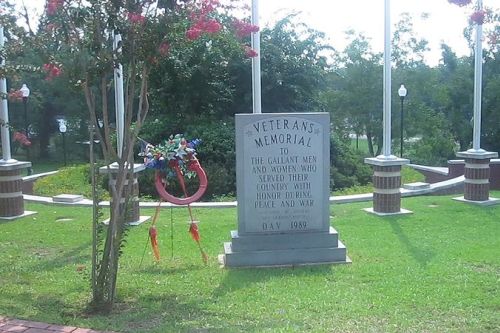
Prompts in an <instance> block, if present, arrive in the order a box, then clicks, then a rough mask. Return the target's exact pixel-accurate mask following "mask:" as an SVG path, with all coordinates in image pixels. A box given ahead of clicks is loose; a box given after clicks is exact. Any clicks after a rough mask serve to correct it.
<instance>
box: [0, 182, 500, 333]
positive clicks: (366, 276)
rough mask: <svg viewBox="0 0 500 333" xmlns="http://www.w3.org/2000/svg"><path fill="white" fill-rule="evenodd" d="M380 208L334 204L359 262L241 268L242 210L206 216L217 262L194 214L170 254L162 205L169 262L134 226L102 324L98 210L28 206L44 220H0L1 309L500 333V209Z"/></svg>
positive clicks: (56, 317)
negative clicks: (96, 303) (230, 252)
mask: <svg viewBox="0 0 500 333" xmlns="http://www.w3.org/2000/svg"><path fill="white" fill-rule="evenodd" d="M492 196H496V197H500V192H496V193H495V192H494V193H492ZM370 206H371V202H366V203H356V204H346V205H334V206H332V207H331V211H332V215H333V216H334V218H333V219H332V224H333V225H334V227H335V228H336V229H337V230H338V231H339V232H340V238H341V240H342V241H343V242H344V243H345V244H346V246H347V249H348V255H349V256H350V258H351V259H352V261H353V262H352V264H351V265H340V266H311V267H295V268H276V269H231V270H229V269H222V268H220V267H219V265H218V263H217V260H216V258H217V255H218V254H219V253H221V251H222V243H223V242H224V241H228V240H229V231H230V230H231V229H234V228H236V210H235V209H195V216H196V217H197V218H198V219H199V220H200V221H201V224H200V232H201V235H202V243H203V246H204V247H205V249H206V251H207V253H208V254H209V256H210V262H209V264H208V266H205V265H204V264H203V263H202V260H201V257H200V255H199V252H198V250H197V248H196V246H195V243H194V242H193V241H192V240H191V239H190V237H189V234H188V232H187V223H186V221H188V212H187V210H186V209H174V210H173V220H174V222H173V223H174V233H173V243H174V249H173V258H171V254H172V248H171V231H170V214H171V210H170V209H164V210H163V211H162V213H161V216H160V221H159V225H158V229H159V240H160V248H161V253H162V256H163V257H162V261H161V263H160V264H155V263H154V262H153V259H152V255H151V251H150V249H149V247H147V248H146V249H147V250H146V255H145V258H144V261H143V263H142V265H141V258H142V255H143V252H144V249H145V245H146V244H147V241H148V239H147V230H148V227H149V225H142V226H139V227H134V228H132V229H131V230H130V233H129V236H128V242H127V245H126V247H125V251H124V254H123V257H122V258H121V265H120V272H119V278H118V297H119V300H118V303H117V305H116V308H115V310H114V312H113V313H112V314H111V315H109V316H96V315H89V314H87V313H86V312H85V307H86V303H87V301H88V300H89V295H90V289H89V285H90V281H89V273H90V244H91V211H90V209H88V208H63V207H59V206H43V205H37V204H29V205H28V206H27V209H29V210H35V211H38V214H37V215H34V216H31V217H27V218H23V219H20V220H17V221H13V222H2V223H0V253H1V255H0V315H3V316H9V317H14V318H20V319H30V320H36V321H44V322H50V323H57V324H65V325H74V326H82V327H92V328H95V329H100V330H103V329H110V330H114V331H119V332H158V333H159V332H178V331H181V332H307V331H309V332H498V331H500V315H499V314H500V236H499V235H500V218H499V216H500V206H494V207H476V206H472V205H467V204H464V203H460V202H456V201H453V200H451V197H450V196H443V197H431V196H429V197H417V198H405V199H403V207H404V208H406V209H410V210H412V211H413V212H414V214H412V215H405V216H396V217H385V218H381V217H377V216H373V215H369V214H367V213H365V212H363V211H362V210H361V209H362V208H366V207H370ZM145 214H147V215H152V214H153V211H151V210H149V211H148V210H142V215H145Z"/></svg>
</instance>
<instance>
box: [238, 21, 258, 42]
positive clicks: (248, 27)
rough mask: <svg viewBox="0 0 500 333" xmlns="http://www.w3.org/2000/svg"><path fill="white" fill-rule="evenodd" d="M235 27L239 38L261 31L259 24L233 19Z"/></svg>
mask: <svg viewBox="0 0 500 333" xmlns="http://www.w3.org/2000/svg"><path fill="white" fill-rule="evenodd" d="M233 27H234V29H235V33H236V36H237V37H239V38H243V37H246V36H249V35H250V34H252V33H255V32H257V31H259V27H258V26H256V25H253V24H250V23H248V22H245V21H241V20H235V21H233Z"/></svg>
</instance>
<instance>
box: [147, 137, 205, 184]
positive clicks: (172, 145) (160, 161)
mask: <svg viewBox="0 0 500 333" xmlns="http://www.w3.org/2000/svg"><path fill="white" fill-rule="evenodd" d="M200 143H201V140H200V139H194V140H191V141H188V140H186V139H185V138H184V136H183V135H182V134H176V135H175V136H174V135H171V136H170V137H169V138H168V140H165V142H164V143H163V144H158V145H156V146H154V145H152V144H150V143H144V145H143V151H142V153H141V154H140V155H141V156H143V157H144V165H145V166H146V168H150V169H156V170H160V171H164V172H165V173H166V177H167V178H176V177H177V174H176V171H175V169H176V167H177V166H178V167H179V168H180V170H181V171H182V173H183V175H184V176H185V177H187V178H192V177H194V176H195V175H196V173H195V172H194V170H193V169H192V168H191V167H190V165H191V163H190V162H191V161H194V160H196V147H197V146H198V145H199V144H200Z"/></svg>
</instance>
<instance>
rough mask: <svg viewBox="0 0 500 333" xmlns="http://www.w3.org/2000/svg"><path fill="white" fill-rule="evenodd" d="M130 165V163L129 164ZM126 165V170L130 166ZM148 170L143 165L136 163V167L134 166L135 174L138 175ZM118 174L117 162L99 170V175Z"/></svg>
mask: <svg viewBox="0 0 500 333" xmlns="http://www.w3.org/2000/svg"><path fill="white" fill-rule="evenodd" d="M127 164H128V163H127ZM127 164H125V168H127V167H128V165H127ZM144 169H146V166H145V165H144V164H142V163H134V166H133V171H132V172H133V173H138V172H140V171H142V170H144ZM108 172H110V173H118V163H117V162H114V163H111V164H110V165H108V166H103V167H100V168H99V173H101V174H106V173H108Z"/></svg>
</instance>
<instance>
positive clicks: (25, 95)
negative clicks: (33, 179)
mask: <svg viewBox="0 0 500 333" xmlns="http://www.w3.org/2000/svg"><path fill="white" fill-rule="evenodd" d="M19 90H20V91H21V94H22V96H23V105H24V134H25V135H26V138H27V139H29V137H30V135H29V129H28V97H29V96H30V89H29V88H28V86H27V85H26V83H24V84H23V86H22V87H21V89H19ZM26 159H27V160H28V161H29V160H30V149H29V147H26ZM32 172H33V170H32V169H31V167H29V168H28V176H29V175H31V174H32Z"/></svg>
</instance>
